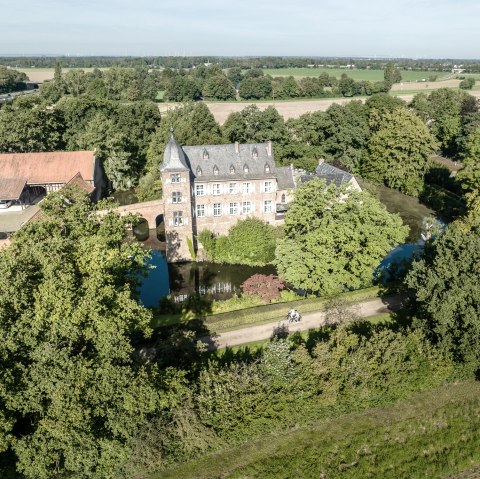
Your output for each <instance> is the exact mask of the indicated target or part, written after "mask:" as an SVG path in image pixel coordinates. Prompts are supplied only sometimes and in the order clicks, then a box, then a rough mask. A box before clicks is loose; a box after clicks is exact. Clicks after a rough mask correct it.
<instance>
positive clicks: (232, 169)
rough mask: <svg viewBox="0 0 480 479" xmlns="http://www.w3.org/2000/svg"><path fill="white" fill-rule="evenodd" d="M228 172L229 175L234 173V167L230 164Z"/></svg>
mask: <svg viewBox="0 0 480 479" xmlns="http://www.w3.org/2000/svg"><path fill="white" fill-rule="evenodd" d="M230 174H231V175H234V174H235V167H234V166H233V165H230Z"/></svg>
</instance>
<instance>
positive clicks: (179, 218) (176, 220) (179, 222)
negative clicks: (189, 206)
mask: <svg viewBox="0 0 480 479" xmlns="http://www.w3.org/2000/svg"><path fill="white" fill-rule="evenodd" d="M173 226H183V211H174V212H173Z"/></svg>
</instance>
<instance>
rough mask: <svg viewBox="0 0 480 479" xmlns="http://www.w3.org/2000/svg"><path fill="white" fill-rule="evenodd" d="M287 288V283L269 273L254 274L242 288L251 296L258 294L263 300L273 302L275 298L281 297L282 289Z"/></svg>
mask: <svg viewBox="0 0 480 479" xmlns="http://www.w3.org/2000/svg"><path fill="white" fill-rule="evenodd" d="M283 288H285V283H284V282H283V281H282V280H281V279H280V278H278V277H277V276H274V275H273V274H269V275H268V276H267V275H265V274H254V275H253V276H251V277H250V278H248V279H247V280H246V281H244V282H243V283H242V290H243V292H244V293H245V294H247V295H249V296H258V297H259V298H260V299H262V300H263V301H266V302H267V303H271V302H272V301H273V300H275V299H279V298H280V290H282V289H283Z"/></svg>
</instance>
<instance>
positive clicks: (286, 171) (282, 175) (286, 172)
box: [276, 166, 295, 190]
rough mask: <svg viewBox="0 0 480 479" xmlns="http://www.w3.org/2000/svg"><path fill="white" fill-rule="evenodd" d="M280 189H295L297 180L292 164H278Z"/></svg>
mask: <svg viewBox="0 0 480 479" xmlns="http://www.w3.org/2000/svg"><path fill="white" fill-rule="evenodd" d="M276 172H277V182H278V185H277V186H278V187H277V189H278V190H293V189H294V188H295V182H294V180H293V171H292V168H291V167H290V166H277V168H276Z"/></svg>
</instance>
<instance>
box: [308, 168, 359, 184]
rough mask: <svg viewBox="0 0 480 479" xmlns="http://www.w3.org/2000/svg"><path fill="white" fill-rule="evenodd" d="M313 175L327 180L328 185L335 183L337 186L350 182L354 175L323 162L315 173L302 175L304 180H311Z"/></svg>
mask: <svg viewBox="0 0 480 479" xmlns="http://www.w3.org/2000/svg"><path fill="white" fill-rule="evenodd" d="M313 176H316V177H317V178H320V179H321V180H325V181H326V183H327V185H329V184H330V183H334V184H335V185H336V186H340V185H342V184H343V183H349V182H350V181H351V180H352V178H353V175H351V174H350V173H347V172H346V171H343V170H340V169H339V168H336V167H335V166H332V165H329V164H328V163H321V164H320V165H318V166H317V168H316V169H315V173H314V174H313V175H305V176H302V181H309V180H311V179H312V178H313Z"/></svg>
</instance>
